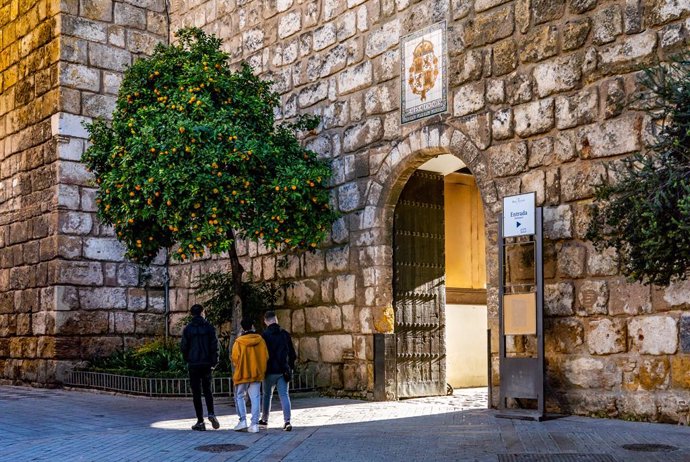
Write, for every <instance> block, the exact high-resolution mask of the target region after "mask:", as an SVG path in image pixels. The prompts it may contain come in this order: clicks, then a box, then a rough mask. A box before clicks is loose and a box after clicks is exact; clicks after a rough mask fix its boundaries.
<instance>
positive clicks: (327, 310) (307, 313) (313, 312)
mask: <svg viewBox="0 0 690 462" xmlns="http://www.w3.org/2000/svg"><path fill="white" fill-rule="evenodd" d="M304 318H305V321H306V325H307V333H311V332H334V331H339V330H340V329H342V327H343V322H342V313H341V311H340V307H339V306H318V307H316V308H305V309H304Z"/></svg>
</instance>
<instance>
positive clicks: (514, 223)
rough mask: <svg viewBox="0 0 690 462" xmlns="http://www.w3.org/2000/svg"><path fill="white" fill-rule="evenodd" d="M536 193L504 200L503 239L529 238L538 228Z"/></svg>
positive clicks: (509, 197)
mask: <svg viewBox="0 0 690 462" xmlns="http://www.w3.org/2000/svg"><path fill="white" fill-rule="evenodd" d="M535 198H536V193H533V192H531V193H527V194H520V195H518V196H508V197H504V198H503V237H515V236H529V235H530V234H534V233H535V228H536V221H535V220H536V218H535V217H536V207H535V202H536V201H535Z"/></svg>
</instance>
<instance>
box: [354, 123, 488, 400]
mask: <svg viewBox="0 0 690 462" xmlns="http://www.w3.org/2000/svg"><path fill="white" fill-rule="evenodd" d="M444 154H451V155H453V156H455V157H456V158H458V159H459V160H460V162H461V163H462V165H464V166H466V168H467V169H469V170H470V171H471V172H472V173H474V172H475V171H476V172H478V174H476V175H474V176H475V181H476V184H477V185H478V189H479V194H480V196H481V198H482V202H483V203H484V207H483V213H484V215H485V217H484V220H483V222H485V223H486V226H485V229H484V230H483V232H484V234H485V236H486V240H485V242H487V258H488V259H493V260H495V246H494V245H492V244H491V243H492V242H493V243H495V238H493V239H492V238H491V236H492V235H493V236H495V235H496V233H497V228H496V219H495V213H494V212H493V211H494V210H495V206H496V203H497V196H496V190H495V186H494V184H493V181H492V180H491V178H490V176H489V174H488V171H489V168H488V166H487V164H486V160H485V157H484V156H483V154H482V153H481V151H480V150H479V149H478V148H477V147H476V146H475V145H474V144H473V143H472V141H470V140H469V139H468V137H467V136H466V135H465V134H464V133H463V132H462V131H461V130H459V129H456V128H453V127H452V126H450V125H448V124H446V123H431V124H429V125H426V126H423V127H419V128H417V129H415V130H413V131H411V132H410V133H408V134H407V136H406V137H405V138H403V139H401V140H400V141H399V142H397V143H395V144H394V146H393V147H392V149H391V150H390V153H389V154H388V155H387V156H386V157H385V158H384V159H383V160H382V162H381V165H380V167H379V170H378V173H377V174H376V175H375V176H374V178H373V179H372V182H373V183H372V185H373V186H372V187H371V188H370V192H369V195H368V197H367V204H375V205H372V206H371V207H367V209H366V210H365V213H367V214H371V215H370V216H373V217H378V219H377V220H376V221H375V222H373V223H372V229H375V228H381V229H382V232H380V233H377V237H378V238H379V239H378V241H377V242H376V243H375V245H378V246H381V247H382V248H383V252H382V254H383V256H384V257H383V260H382V264H381V265H380V267H378V268H377V270H378V271H379V272H380V274H381V275H382V276H383V277H381V278H379V279H378V281H377V282H378V285H377V287H375V288H374V289H375V291H376V293H378V294H385V296H384V297H381V302H383V304H382V306H379V307H378V308H377V310H375V311H374V316H375V321H374V327H375V329H376V331H377V333H380V334H389V335H392V336H393V337H392V338H390V339H389V340H387V341H388V342H392V343H391V345H390V346H389V348H388V349H386V348H383V347H381V348H378V349H375V355H377V357H376V358H375V359H374V361H375V363H377V364H379V363H380V364H381V365H383V364H388V367H389V368H391V369H390V370H389V371H388V374H389V375H388V376H387V375H386V373H383V372H381V371H379V374H378V375H377V377H376V379H377V380H378V381H379V382H380V383H376V384H375V396H376V397H378V398H379V399H390V398H394V397H401V396H413V395H420V396H421V395H425V394H427V395H428V394H443V393H445V389H446V382H445V376H444V377H443V380H442V383H436V388H438V390H436V392H435V393H434V392H432V391H429V389H428V385H427V386H419V385H418V386H417V388H418V390H417V391H412V390H408V391H402V388H404V387H403V385H402V384H401V382H402V379H401V378H400V379H398V380H395V379H394V378H393V377H390V374H391V373H392V372H393V369H392V368H393V367H394V366H393V365H392V363H393V364H394V363H395V358H391V356H393V355H396V348H394V347H395V344H396V343H398V344H399V343H400V342H401V339H398V340H397V341H396V339H395V338H394V336H395V331H396V325H398V328H400V323H401V321H400V320H398V319H396V316H395V312H396V309H395V306H396V300H395V298H396V297H395V295H394V294H395V291H394V289H393V286H394V282H393V278H394V267H395V249H394V242H393V240H394V238H393V236H394V221H395V220H394V217H395V210H396V206H397V205H398V204H399V197H400V196H401V193H402V192H403V190H404V188H405V186H406V185H408V184H409V183H408V181H409V180H410V178H411V177H412V176H413V175H414V174H415V172H417V171H418V169H419V167H420V166H422V165H423V164H425V163H426V162H427V161H429V160H431V159H434V158H436V157H438V156H440V155H444ZM442 185H443V182H442V181H441V189H443V187H442ZM441 193H442V191H441ZM440 204H441V208H443V200H442V198H441V203H440ZM413 234H421V233H413ZM424 234H426V233H424ZM398 250H399V249H398ZM441 251H442V249H441ZM493 260H491V261H493ZM441 265H443V262H441ZM495 267H496V265H495V264H493V265H492V264H490V265H487V268H489V270H490V269H491V268H495ZM441 271H443V269H441ZM489 272H491V271H489ZM491 273H492V274H489V275H488V277H487V278H486V280H487V286H488V292H489V293H491V292H493V291H494V290H493V289H494V288H495V281H496V274H495V271H493V272H491ZM443 289H444V290H445V284H444V285H443ZM441 295H442V296H443V297H444V300H445V293H444V294H441ZM418 298H420V297H418ZM421 298H425V297H424V296H423V295H422V296H421ZM434 298H435V297H434ZM493 301H494V302H495V297H494V298H493ZM441 303H445V301H443V302H441ZM430 309H431V310H433V309H434V308H433V307H430ZM436 311H438V307H436ZM441 311H443V307H441ZM487 313H488V316H489V319H488V320H487V321H488V322H487V324H488V325H495V323H496V313H497V306H496V305H495V303H494V304H493V305H491V304H489V309H488V310H487ZM438 314H439V313H436V316H438ZM401 315H402V312H400V313H399V316H401ZM417 317H419V315H417ZM441 317H442V316H441ZM424 323H425V321H422V324H424ZM408 324H409V323H408ZM439 329H440V333H439V334H440V336H441V339H440V340H441V341H440V345H439V346H432V348H435V349H436V350H438V351H435V352H434V353H413V352H401V351H398V353H399V354H400V355H401V356H402V357H406V356H407V357H412V356H415V355H419V356H420V357H421V356H423V357H424V359H420V360H418V361H417V362H415V363H414V364H415V365H414V368H417V367H419V366H420V364H422V363H423V362H426V363H428V364H430V363H431V362H434V363H436V366H435V367H436V368H439V369H444V368H445V364H443V363H444V361H445V356H446V355H445V353H446V352H445V341H444V339H443V332H442V330H443V326H439ZM422 331H428V328H427V327H423V328H422V329H421V330H420V332H422ZM408 334H410V333H408ZM410 335H413V334H410ZM424 335H425V334H424V333H422V336H424ZM422 341H423V342H426V341H425V340H422ZM436 341H437V340H436V339H433V340H430V343H433V344H436ZM381 345H383V344H381ZM400 348H403V349H404V348H405V347H399V348H397V350H400ZM434 355H437V356H434ZM379 356H383V357H379ZM432 356H434V358H432ZM375 367H379V368H380V367H385V366H375ZM420 371H421V368H420ZM395 373H396V375H400V374H402V372H400V371H397V372H395ZM420 373H421V372H420ZM376 379H375V380H376ZM438 380H441V379H440V378H438V379H437V381H438ZM427 381H428V380H427ZM384 382H385V383H384ZM396 383H397V384H398V385H397V386H396V385H395V384H396ZM398 388H400V389H401V390H400V392H399V391H398ZM413 388H414V387H413Z"/></svg>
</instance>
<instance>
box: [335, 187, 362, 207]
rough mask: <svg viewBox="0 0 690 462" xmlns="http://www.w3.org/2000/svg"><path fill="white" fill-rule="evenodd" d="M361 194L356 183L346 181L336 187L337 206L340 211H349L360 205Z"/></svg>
mask: <svg viewBox="0 0 690 462" xmlns="http://www.w3.org/2000/svg"><path fill="white" fill-rule="evenodd" d="M363 199H364V197H363V195H362V191H361V189H360V186H359V185H358V183H354V182H353V183H347V184H344V185H342V186H340V187H339V188H338V208H339V210H340V211H342V212H351V211H353V210H357V209H358V208H360V207H361V205H362V202H363Z"/></svg>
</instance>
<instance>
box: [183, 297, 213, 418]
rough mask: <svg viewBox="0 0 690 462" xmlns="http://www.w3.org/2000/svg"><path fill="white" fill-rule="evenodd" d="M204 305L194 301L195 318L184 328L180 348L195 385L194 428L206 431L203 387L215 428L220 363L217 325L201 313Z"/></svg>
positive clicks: (193, 387) (193, 311) (207, 407)
mask: <svg viewBox="0 0 690 462" xmlns="http://www.w3.org/2000/svg"><path fill="white" fill-rule="evenodd" d="M203 311H204V308H203V307H202V306H201V305H194V306H192V308H191V309H190V312H191V313H192V320H191V321H190V322H189V324H187V326H186V327H185V328H184V331H182V341H181V344H180V349H181V350H182V356H183V357H184V360H185V361H187V365H188V368H189V382H190V385H191V387H192V398H193V400H194V410H195V411H196V419H197V422H196V424H194V425H193V426H192V430H198V431H204V430H206V425H205V424H204V409H203V407H202V405H201V389H202V388H203V390H204V398H205V399H206V410H207V411H208V420H209V421H210V422H211V425H212V426H213V428H215V429H217V428H219V427H220V424H219V423H218V419H217V418H216V416H215V412H214V411H213V393H212V392H211V373H212V371H213V368H214V367H216V365H217V364H218V337H217V336H216V329H214V327H213V326H212V325H211V324H209V322H208V321H206V319H204V318H203V317H202V316H201V313H203Z"/></svg>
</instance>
